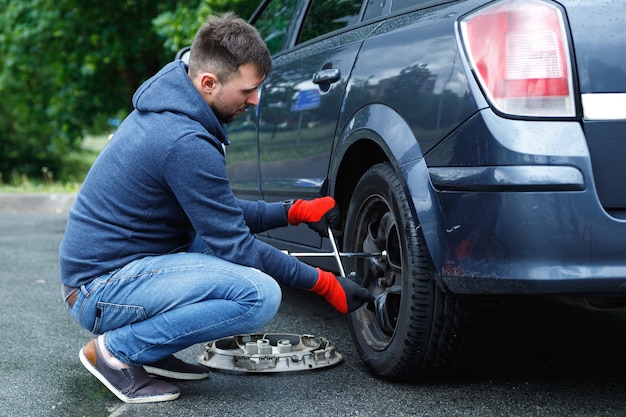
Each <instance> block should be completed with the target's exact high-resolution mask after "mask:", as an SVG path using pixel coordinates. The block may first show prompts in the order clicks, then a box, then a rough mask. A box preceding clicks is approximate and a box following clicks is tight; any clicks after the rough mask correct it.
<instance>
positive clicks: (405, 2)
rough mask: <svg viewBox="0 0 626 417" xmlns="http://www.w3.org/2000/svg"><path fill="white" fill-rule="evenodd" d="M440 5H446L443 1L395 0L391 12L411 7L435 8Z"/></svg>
mask: <svg viewBox="0 0 626 417" xmlns="http://www.w3.org/2000/svg"><path fill="white" fill-rule="evenodd" d="M439 3H445V2H444V1H442V0H393V3H392V4H391V11H392V12H395V11H398V10H402V9H408V8H409V7H415V6H420V7H425V6H435V5H437V4H439Z"/></svg>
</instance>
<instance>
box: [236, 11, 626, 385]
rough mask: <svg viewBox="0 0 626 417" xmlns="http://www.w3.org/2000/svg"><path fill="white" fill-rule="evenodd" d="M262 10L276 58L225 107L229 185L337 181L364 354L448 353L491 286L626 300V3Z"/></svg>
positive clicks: (246, 188) (405, 360)
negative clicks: (244, 100)
mask: <svg viewBox="0 0 626 417" xmlns="http://www.w3.org/2000/svg"><path fill="white" fill-rule="evenodd" d="M250 22H251V23H252V24H254V25H255V26H256V27H257V28H258V30H259V32H260V34H261V36H262V37H263V39H264V40H265V42H266V44H267V46H268V48H269V50H270V52H271V53H272V56H273V59H274V68H273V71H272V72H271V74H269V76H268V77H267V79H266V80H265V82H264V84H263V85H262V87H261V89H260V102H259V105H258V106H257V107H255V108H252V109H249V110H248V111H247V112H246V113H245V114H244V115H242V116H241V117H240V118H239V119H238V120H236V121H234V122H233V123H231V124H230V127H229V132H230V138H231V145H230V146H229V147H228V149H227V152H226V157H227V166H228V172H229V177H230V180H231V185H232V188H233V190H234V191H235V193H236V194H237V195H238V196H239V197H241V198H245V199H251V200H258V199H265V200H267V201H280V200H284V199H291V198H294V197H295V198H305V199H306V198H314V197H318V196H320V195H331V196H333V197H334V198H335V199H336V201H337V203H338V206H339V207H340V210H341V213H342V224H341V229H342V232H343V233H342V236H341V237H340V238H339V245H340V248H341V249H342V251H344V252H365V253H366V254H372V256H361V257H357V256H353V257H345V258H343V260H344V262H343V264H344V267H345V268H344V269H345V270H346V271H349V272H351V273H353V276H354V279H356V280H357V281H358V282H360V283H361V284H362V285H364V286H365V287H367V288H368V289H369V290H370V291H371V292H372V294H374V296H375V302H374V303H369V304H368V305H366V306H364V307H362V308H360V309H358V310H357V311H356V312H354V313H352V314H351V315H350V316H349V322H350V329H351V333H352V337H353V340H354V343H355V346H356V348H357V350H358V352H359V354H360V357H361V358H362V360H363V362H364V364H365V365H366V367H367V368H368V369H369V371H370V372H371V373H373V374H374V375H376V376H378V377H380V378H383V379H387V380H391V381H415V380H424V379H427V378H433V377H440V376H444V375H448V374H450V373H451V372H454V371H456V370H457V369H459V367H461V366H462V365H463V363H464V362H465V361H466V360H467V358H468V355H469V352H470V351H471V346H472V340H473V339H474V337H475V335H474V330H473V329H474V328H475V320H476V314H475V312H476V306H477V303H478V302H480V301H483V300H485V299H489V298H490V297H504V296H507V295H515V296H529V297H530V296H535V295H540V296H554V297H556V298H558V299H560V300H565V301H567V302H570V303H573V304H577V305H581V306H584V307H588V308H595V309H604V308H620V307H623V306H624V305H626V192H625V184H626V164H625V163H624V162H623V155H624V154H625V152H626V133H624V132H626V36H624V35H623V31H622V28H623V27H624V26H625V25H626V3H624V2H615V1H611V0H597V1H594V2H583V1H580V0H560V1H559V2H556V1H551V0H495V1H484V0H464V1H443V0H268V1H263V2H262V3H261V4H260V6H259V7H258V9H257V10H256V12H255V13H254V14H253V16H252V17H251V19H250ZM259 238H260V239H263V240H265V241H267V242H269V243H271V244H272V245H275V246H276V247H278V248H281V249H285V250H288V251H292V252H294V251H295V252H302V251H304V252H310V251H314V252H321V253H325V252H329V251H330V250H331V245H330V243H329V241H327V240H326V239H322V238H320V237H319V236H317V235H316V234H315V233H313V232H312V231H310V230H309V229H307V228H306V227H302V226H299V227H296V228H294V227H289V228H280V229H277V230H273V231H270V232H268V233H264V234H262V235H259ZM383 255H384V256H383ZM306 261H307V262H310V263H311V264H314V265H318V266H323V267H326V268H334V270H335V271H336V272H337V267H336V265H333V263H332V261H333V260H332V259H326V258H323V257H311V258H308V259H306Z"/></svg>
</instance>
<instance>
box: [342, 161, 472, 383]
mask: <svg viewBox="0 0 626 417" xmlns="http://www.w3.org/2000/svg"><path fill="white" fill-rule="evenodd" d="M405 189H406V188H405V187H404V184H403V182H402V180H401V179H400V178H399V177H398V175H397V174H396V173H395V171H394V169H393V168H392V166H391V165H390V164H389V163H381V164H378V165H375V166H373V167H372V168H370V169H369V170H368V171H367V172H366V173H365V175H363V177H362V178H361V179H360V181H359V183H358V184H357V186H356V188H355V190H354V193H353V195H352V199H351V201H350V207H349V209H348V212H347V218H346V228H345V236H344V249H345V250H346V251H347V252H360V251H365V252H382V251H383V250H385V251H386V256H381V257H379V258H351V260H350V269H349V271H354V272H355V273H356V278H355V279H356V280H358V281H359V282H360V283H361V284H362V285H364V286H365V287H367V288H369V289H370V290H371V291H372V293H373V294H374V296H375V298H376V301H375V302H374V303H370V304H369V305H367V306H364V307H361V308H360V309H358V310H357V311H355V312H354V313H353V314H351V315H350V330H351V332H352V337H353V339H354V342H355V345H356V348H357V350H358V352H359V354H360V356H361V358H362V360H363V361H364V363H365V364H366V366H367V368H368V369H369V371H370V372H371V373H373V374H374V375H376V376H378V377H381V378H384V379H387V380H391V381H398V382H400V381H414V380H418V379H425V378H431V377H438V376H442V375H446V374H448V373H449V372H451V371H454V370H456V368H457V367H458V365H460V364H461V363H462V362H463V360H464V358H465V356H466V353H467V352H469V349H470V339H471V334H472V325H471V323H472V314H471V310H472V309H471V307H470V304H469V303H468V300H466V299H464V298H463V297H459V296H455V295H453V294H450V293H447V292H444V291H442V290H441V289H440V288H439V287H438V286H437V285H436V283H435V281H434V279H433V277H432V273H431V268H430V265H429V262H428V259H427V257H426V255H425V253H426V251H425V247H424V245H423V243H422V242H421V236H420V235H419V233H418V229H419V224H417V223H416V220H415V219H414V218H413V217H412V216H411V212H410V209H409V204H408V202H407V196H406V194H405V191H404V190H405Z"/></svg>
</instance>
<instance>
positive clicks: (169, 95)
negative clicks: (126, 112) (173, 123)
mask: <svg viewBox="0 0 626 417" xmlns="http://www.w3.org/2000/svg"><path fill="white" fill-rule="evenodd" d="M133 106H134V107H135V109H137V110H138V111H140V112H152V113H163V112H172V113H177V114H184V115H186V116H188V117H189V118H190V119H192V120H195V121H196V122H198V123H200V124H201V125H202V126H203V127H204V128H205V129H206V130H207V132H211V133H212V134H213V136H215V137H216V138H217V139H218V140H219V141H220V142H221V143H223V144H224V145H228V144H230V141H229V140H228V135H227V134H226V124H225V123H222V122H220V121H219V120H218V119H217V117H216V116H215V113H213V110H212V109H211V107H209V105H208V104H207V103H206V101H204V99H203V98H202V96H201V95H200V93H199V92H198V90H196V88H195V87H194V85H193V84H192V82H191V79H190V78H189V75H187V65H186V64H185V63H184V62H183V61H181V60H176V61H173V62H170V63H169V64H167V65H166V66H164V67H163V68H162V69H161V71H159V72H158V73H157V74H155V75H154V76H153V77H151V78H150V79H148V80H147V81H146V82H144V83H143V84H142V85H141V86H140V87H139V88H138V89H137V91H136V92H135V94H134V95H133Z"/></svg>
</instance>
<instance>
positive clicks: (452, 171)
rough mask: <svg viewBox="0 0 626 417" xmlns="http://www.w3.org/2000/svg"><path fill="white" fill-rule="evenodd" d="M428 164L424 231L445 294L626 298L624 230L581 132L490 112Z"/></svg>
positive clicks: (570, 126) (573, 126) (624, 224)
mask: <svg viewBox="0 0 626 417" xmlns="http://www.w3.org/2000/svg"><path fill="white" fill-rule="evenodd" d="M539 133H540V134H539ZM476 138H479V139H476ZM457 155H458V156H457ZM426 161H427V164H428V172H429V177H430V181H431V183H430V186H431V187H432V188H431V190H430V192H429V193H427V194H429V195H430V196H431V197H432V200H433V204H432V205H430V207H431V210H433V211H437V212H438V213H437V215H435V216H433V215H429V216H427V218H432V219H437V221H436V223H438V224H437V225H435V224H434V223H435V222H426V223H424V222H422V223H421V226H422V228H423V233H424V237H425V240H426V246H427V247H428V250H429V253H430V255H431V258H432V260H433V265H434V267H435V271H434V272H435V274H436V276H437V278H438V279H439V281H440V282H441V283H442V284H443V285H444V286H445V287H446V288H448V289H449V290H451V291H453V292H456V293H464V294H560V295H587V296H591V295H595V296H600V295H602V296H606V295H616V296H625V297H626V221H624V220H621V219H618V218H615V217H612V216H611V215H609V214H608V213H607V211H606V210H605V209H604V208H603V207H602V205H601V203H600V201H599V199H598V196H597V192H596V188H595V185H594V178H593V171H592V168H591V163H590V158H589V152H588V149H587V146H586V139H585V136H584V133H583V130H582V129H581V127H580V124H579V123H577V122H534V121H519V120H517V121H516V120H507V119H501V118H498V117H497V116H494V115H493V113H491V112H490V111H488V110H486V111H483V112H481V113H480V114H479V115H478V116H477V117H475V118H474V119H473V120H471V121H469V122H468V123H467V124H466V126H464V127H463V128H461V129H459V130H458V131H457V132H455V134H453V135H451V137H450V138H448V139H446V140H445V141H444V142H442V144H441V146H440V148H439V149H437V150H436V151H435V152H433V153H432V154H430V155H427V157H426ZM443 163H445V164H447V166H443ZM407 181H408V182H409V189H411V183H412V181H411V179H410V178H407ZM411 192H412V193H413V191H411ZM417 194H420V193H417ZM421 195H422V196H424V193H421ZM414 201H415V199H414ZM422 206H424V205H423V203H422ZM416 213H417V214H416V215H417V217H418V218H420V217H421V215H420V210H416ZM420 220H421V218H420ZM434 228H437V230H436V231H435V230H434ZM435 237H436V238H435Z"/></svg>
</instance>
